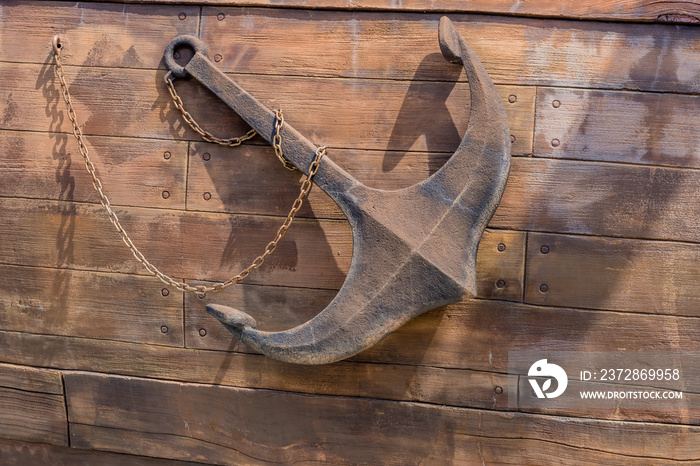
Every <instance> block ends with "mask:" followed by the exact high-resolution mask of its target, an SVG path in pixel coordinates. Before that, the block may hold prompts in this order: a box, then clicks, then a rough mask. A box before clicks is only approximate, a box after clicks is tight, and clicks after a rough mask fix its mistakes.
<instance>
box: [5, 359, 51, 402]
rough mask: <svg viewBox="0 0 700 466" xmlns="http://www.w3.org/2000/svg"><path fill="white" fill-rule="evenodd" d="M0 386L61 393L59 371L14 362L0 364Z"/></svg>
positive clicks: (28, 390)
mask: <svg viewBox="0 0 700 466" xmlns="http://www.w3.org/2000/svg"><path fill="white" fill-rule="evenodd" d="M0 387H7V388H16V389H17V390H23V391H27V392H39V393H50V394H53V395H63V381H62V380H61V373H60V372H57V371H52V370H49V369H37V368H34V367H26V366H17V365H14V364H0Z"/></svg>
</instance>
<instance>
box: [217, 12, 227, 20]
mask: <svg viewBox="0 0 700 466" xmlns="http://www.w3.org/2000/svg"><path fill="white" fill-rule="evenodd" d="M225 17H226V15H224V14H223V13H219V14H218V15H216V19H218V20H219V21H223V20H224V18H225Z"/></svg>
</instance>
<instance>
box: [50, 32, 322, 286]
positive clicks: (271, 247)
mask: <svg viewBox="0 0 700 466" xmlns="http://www.w3.org/2000/svg"><path fill="white" fill-rule="evenodd" d="M61 47H62V44H61V40H60V37H58V36H56V37H54V38H53V52H54V53H53V58H54V62H55V64H56V67H55V69H56V75H57V76H58V80H59V82H60V83H61V91H62V94H63V100H64V101H65V103H66V108H67V110H68V119H69V120H70V122H71V124H72V126H73V136H75V139H76V140H77V141H78V147H79V149H80V154H81V155H82V156H83V159H85V169H86V170H87V171H88V173H89V174H90V176H91V177H92V186H93V187H94V188H95V191H97V193H98V194H99V196H100V204H102V206H103V207H104V208H105V210H106V211H107V214H108V216H109V221H110V222H111V223H112V225H114V227H115V228H116V230H117V233H119V237H120V238H121V239H122V241H123V242H124V244H126V245H127V247H128V248H129V249H130V250H131V253H132V254H133V255H134V257H135V258H136V260H137V261H139V262H140V263H141V264H142V265H143V266H144V267H145V268H146V270H147V271H148V273H150V274H151V275H154V276H156V277H158V278H159V279H160V281H162V282H163V283H165V284H166V285H171V286H173V287H175V288H177V289H178V290H180V291H183V292H184V291H192V292H195V293H197V294H198V295H200V296H203V295H204V294H206V292H208V291H222V290H223V289H225V288H227V287H229V286H231V285H235V284H236V283H239V282H240V281H241V280H243V279H244V278H246V277H247V276H248V275H250V273H251V272H252V271H253V270H255V269H257V268H258V267H260V266H261V265H262V264H263V262H264V261H265V258H266V257H267V256H269V255H270V254H272V253H273V252H274V251H275V249H277V243H279V241H280V240H281V239H282V237H283V236H284V235H285V234H286V233H287V230H288V229H289V227H290V226H291V224H292V221H293V220H294V217H295V216H296V214H297V212H299V209H301V206H302V204H303V199H304V198H305V197H306V195H307V194H309V191H310V190H311V186H312V179H313V177H314V175H315V174H316V172H317V171H318V167H319V164H320V163H321V158H323V156H324V155H326V154H327V149H326V146H323V147H319V148H318V149H316V156H315V157H314V160H313V161H312V162H311V166H310V167H309V174H308V175H307V176H306V179H305V180H304V181H303V182H302V184H301V188H300V190H299V196H298V197H297V198H296V200H295V201H294V203H293V204H292V208H291V210H290V211H289V214H287V217H286V218H285V220H284V222H283V223H282V226H281V227H280V228H279V229H278V230H277V234H276V235H275V238H274V239H273V240H272V241H270V242H269V243H268V244H267V246H265V250H264V251H263V253H262V254H261V255H260V256H258V257H256V258H255V259H254V260H253V262H252V263H251V264H250V265H249V266H248V267H246V268H245V269H243V270H242V271H241V272H239V273H238V274H237V275H235V276H233V277H231V278H229V279H228V280H226V281H225V282H220V283H215V284H213V285H211V286H205V285H197V286H192V285H190V284H187V283H184V282H179V281H177V280H175V279H173V278H172V277H170V276H169V275H166V274H165V273H163V272H161V271H160V270H159V269H158V268H157V267H156V266H155V265H153V264H151V263H150V262H149V261H148V260H147V259H146V258H145V257H144V255H143V254H142V253H141V251H139V249H138V248H137V247H136V245H134V243H133V241H132V240H131V238H130V237H129V235H128V234H127V232H126V230H124V227H122V224H121V222H120V221H119V217H118V216H117V214H116V213H115V212H114V210H112V205H111V203H110V202H109V198H108V197H107V195H106V194H105V193H104V191H103V190H102V182H101V181H100V179H99V178H98V177H97V174H96V171H95V165H93V163H92V161H91V160H90V156H89V154H88V148H87V146H86V145H85V141H84V138H83V131H82V129H81V128H80V126H79V125H78V118H77V116H76V114H75V110H74V109H73V102H72V100H71V96H70V92H69V91H68V84H67V83H66V77H65V73H64V71H63V65H62V64H61V60H60V54H61V50H62V48H61ZM171 76H172V75H171V73H170V72H168V73H167V74H166V75H165V83H166V84H167V86H168V90H169V91H170V95H171V97H172V98H173V102H174V103H175V107H177V108H178V109H179V110H180V112H182V116H183V118H184V119H185V121H186V122H187V123H188V124H189V125H190V126H191V127H192V129H193V130H195V131H196V132H197V133H199V134H200V135H201V136H202V139H204V140H205V141H207V142H213V143H216V144H221V145H224V146H230V147H235V146H238V145H240V144H241V143H242V142H243V141H246V140H248V139H250V138H252V137H253V136H255V135H256V134H257V133H256V131H255V130H253V129H251V130H250V131H248V133H246V134H245V135H243V136H241V137H238V138H230V139H220V138H217V137H216V136H214V135H212V134H211V133H209V132H207V131H205V130H203V129H202V128H201V126H199V124H198V123H197V122H196V121H195V120H194V118H192V115H190V114H189V113H188V112H187V111H186V110H185V108H184V106H183V104H182V99H180V97H179V96H178V95H177V92H176V91H175V86H174V84H173V80H172V77H171ZM275 115H276V116H277V120H276V121H275V130H276V134H275V139H273V146H274V147H275V154H277V157H278V158H279V159H280V161H282V163H283V164H284V165H285V167H287V168H289V166H288V164H289V165H291V163H290V162H289V161H288V160H287V159H286V158H284V155H283V154H282V148H281V143H282V139H281V137H280V129H281V128H282V125H283V124H284V117H283V116H282V112H280V111H278V110H275ZM291 166H292V167H294V166H293V165H291Z"/></svg>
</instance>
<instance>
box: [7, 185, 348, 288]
mask: <svg viewBox="0 0 700 466" xmlns="http://www.w3.org/2000/svg"><path fill="white" fill-rule="evenodd" d="M0 210H1V211H2V212H3V215H2V216H0V236H1V237H2V238H3V241H2V242H0V257H2V258H3V259H2V260H3V261H4V262H5V263H10V264H15V265H32V266H45V267H56V266H60V267H67V268H72V269H88V270H97V271H109V272H125V273H137V274H147V273H148V272H146V270H145V268H143V266H141V264H139V263H138V262H137V261H136V260H135V259H134V257H133V256H132V254H131V252H130V251H129V249H128V248H127V247H126V246H125V245H124V244H123V243H122V242H121V240H120V238H119V236H118V234H117V232H116V230H115V229H114V227H113V226H112V225H111V224H110V223H109V220H108V217H107V214H106V213H105V212H104V209H103V208H102V207H101V206H99V205H89V204H77V203H72V202H63V201H53V202H52V201H40V200H33V199H8V198H0ZM115 211H116V212H117V214H118V215H119V217H120V219H121V221H122V224H123V225H124V228H126V230H127V231H128V232H129V234H130V235H131V238H132V239H133V241H134V243H135V244H136V245H137V246H139V247H140V248H141V250H142V252H143V253H144V254H145V255H146V256H147V257H148V258H151V259H152V261H153V263H154V264H156V265H157V266H158V267H160V268H162V269H163V271H165V272H166V273H168V274H170V275H173V276H175V277H185V278H195V279H201V280H226V279H228V278H229V277H230V276H232V275H235V274H237V273H238V272H240V271H241V270H242V269H244V268H245V267H247V266H248V265H250V263H251V262H252V261H253V259H255V257H257V256H258V255H260V254H261V253H262V251H264V249H265V246H266V245H267V243H268V242H269V241H271V240H272V239H273V238H274V234H275V232H276V231H277V229H278V228H279V226H280V225H281V223H282V220H283V219H282V218H279V217H260V216H231V215H228V214H212V213H199V212H190V213H187V212H183V211H173V210H165V209H143V208H118V209H115ZM265 233H267V234H265ZM351 254H352V237H351V234H350V227H349V226H348V224H347V222H339V221H330V220H324V221H320V222H319V221H315V220H308V219H297V220H296V221H295V222H294V227H293V228H291V229H290V231H289V233H288V234H287V236H286V237H285V238H284V240H283V241H281V242H280V244H279V247H278V248H277V250H276V251H275V254H274V255H272V256H271V257H269V258H268V259H267V260H266V261H265V266H264V267H262V268H261V269H259V270H258V271H256V273H255V274H253V275H251V277H250V279H249V280H248V283H272V284H276V285H288V286H305V287H313V288H332V289H339V288H340V286H341V285H342V282H343V280H344V279H345V274H346V272H347V269H348V266H349V262H350V256H351ZM152 280H153V283H154V284H156V283H159V282H158V281H157V279H155V278H154V279H152Z"/></svg>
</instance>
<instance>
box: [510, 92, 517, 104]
mask: <svg viewBox="0 0 700 466" xmlns="http://www.w3.org/2000/svg"><path fill="white" fill-rule="evenodd" d="M516 100H518V96H517V95H515V94H511V95H509V96H508V102H510V103H511V104H513V103H515V101H516Z"/></svg>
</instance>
